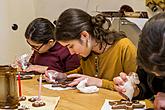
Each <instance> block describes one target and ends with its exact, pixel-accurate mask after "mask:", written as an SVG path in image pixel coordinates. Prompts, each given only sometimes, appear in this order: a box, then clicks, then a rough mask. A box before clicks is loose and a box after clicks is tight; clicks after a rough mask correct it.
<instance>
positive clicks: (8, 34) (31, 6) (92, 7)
mask: <svg viewBox="0 0 165 110" xmlns="http://www.w3.org/2000/svg"><path fill="white" fill-rule="evenodd" d="M123 4H128V5H130V6H132V7H133V9H134V10H135V11H145V10H146V8H145V1H144V0H0V13H1V16H0V19H1V20H0V24H1V25H0V33H1V36H0V64H10V63H11V62H12V61H13V60H14V59H15V57H16V56H19V55H21V54H24V53H29V52H31V50H30V47H29V46H28V45H27V43H26V41H25V38H24V32H25V29H26V27H27V25H28V24H29V23H30V22H31V21H32V20H33V19H34V18H36V17H45V18H48V19H49V20H51V21H54V20H55V19H57V18H58V16H59V14H60V13H61V12H62V11H64V10H65V9H67V8H71V7H72V8H80V9H83V10H85V11H87V12H89V13H91V14H94V13H96V10H97V11H110V10H111V11H112V10H114V11H117V10H119V8H120V6H121V5H123ZM12 24H18V30H16V31H13V30H12V29H11V26H12Z"/></svg>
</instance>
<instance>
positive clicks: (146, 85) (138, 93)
mask: <svg viewBox="0 0 165 110" xmlns="http://www.w3.org/2000/svg"><path fill="white" fill-rule="evenodd" d="M137 62H138V65H139V68H138V69H137V73H138V75H139V80H140V84H138V85H134V91H135V92H134V98H133V99H147V98H151V97H153V96H154V95H156V96H155V100H154V105H155V109H156V110H165V103H164V102H165V12H162V13H159V14H157V15H155V16H153V17H152V18H151V19H149V20H148V22H146V24H145V26H144V28H143V30H142V33H141V35H140V40H139V44H138V51H137ZM126 76H127V75H126V74H125V73H121V74H120V76H119V77H116V78H114V83H115V84H116V85H115V89H116V90H117V91H118V92H120V93H124V92H125V89H124V88H122V87H121V86H122V85H123V84H124V83H125V82H126V81H127V78H126Z"/></svg>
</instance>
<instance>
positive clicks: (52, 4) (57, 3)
mask: <svg viewBox="0 0 165 110" xmlns="http://www.w3.org/2000/svg"><path fill="white" fill-rule="evenodd" d="M123 4H128V5H130V6H132V7H133V9H134V10H135V11H146V7H145V1H144V0H35V9H36V16H38V17H47V18H49V19H50V20H54V19H57V17H58V16H59V14H60V13H61V12H62V11H64V10H65V9H67V8H70V7H72V8H80V9H83V10H85V11H87V12H89V13H91V14H93V13H95V12H96V10H97V11H110V10H111V11H117V10H119V8H120V6H121V5H123Z"/></svg>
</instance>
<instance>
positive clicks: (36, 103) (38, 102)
mask: <svg viewBox="0 0 165 110" xmlns="http://www.w3.org/2000/svg"><path fill="white" fill-rule="evenodd" d="M45 105H46V103H45V102H43V101H35V102H33V103H32V106H33V107H42V106H45Z"/></svg>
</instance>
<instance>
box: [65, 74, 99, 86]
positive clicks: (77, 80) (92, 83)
mask: <svg viewBox="0 0 165 110" xmlns="http://www.w3.org/2000/svg"><path fill="white" fill-rule="evenodd" d="M67 78H75V79H74V80H73V81H72V82H71V83H70V84H68V86H75V85H77V84H79V83H80V81H82V80H84V79H85V78H88V80H87V86H97V87H101V86H102V80H101V79H99V78H95V77H91V76H87V75H81V74H70V75H68V76H67Z"/></svg>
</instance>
